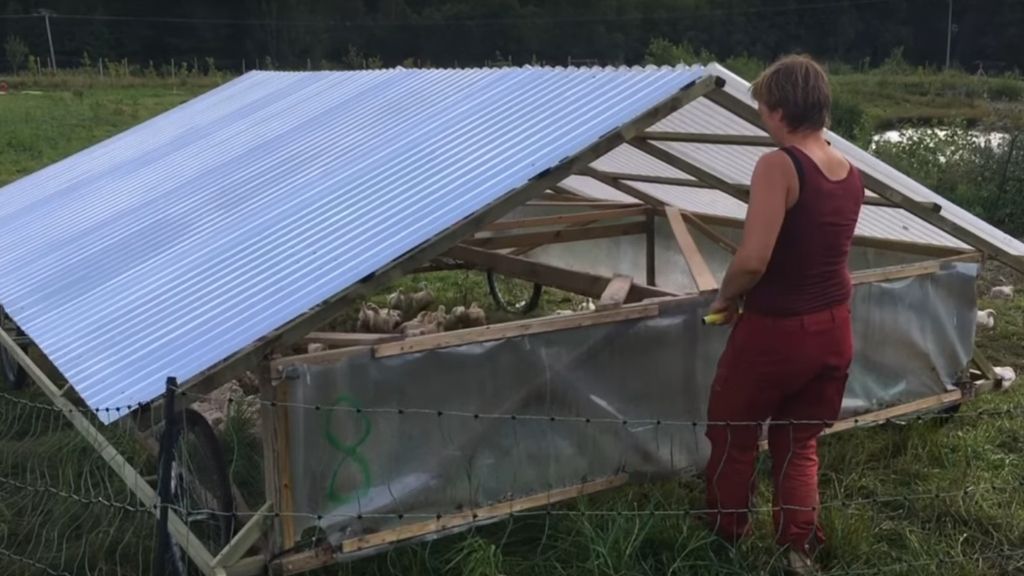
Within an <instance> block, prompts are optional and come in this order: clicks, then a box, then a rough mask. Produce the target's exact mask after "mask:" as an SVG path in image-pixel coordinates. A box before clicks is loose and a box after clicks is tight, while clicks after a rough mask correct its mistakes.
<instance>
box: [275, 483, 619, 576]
mask: <svg viewBox="0 0 1024 576" xmlns="http://www.w3.org/2000/svg"><path fill="white" fill-rule="evenodd" d="M628 481H629V476H628V475H627V474H619V475H617V476H612V477H609V478H604V479H601V480H595V481H592V482H585V483H583V484H578V485H576V486H570V487H568V488H560V489H557V490H551V491H548V492H543V493H540V494H534V495H532V496H527V497H525V498H517V499H515V500H510V501H508V502H502V503H500V504H492V505H490V506H484V507H481V508H475V509H470V510H467V511H464V512H457V513H455V514H449V515H444V516H441V517H440V518H436V519H430V520H424V521H421V522H415V523H411V524H406V525H404V526H398V527H396V528H392V529H390V530H385V531H383V532H376V533H373V534H367V535H365V536H359V537H357V538H352V539H349V540H344V541H342V542H341V543H340V545H339V546H338V547H337V548H336V549H330V548H327V547H325V548H321V549H317V550H310V551H307V552H301V553H298V554H294V555H292V556H288V557H286V558H283V559H281V560H278V561H276V562H275V563H274V565H273V569H274V570H275V572H274V573H279V574H283V575H285V576H291V575H294V574H301V573H303V572H308V571H310V570H315V569H317V568H323V567H326V566H330V565H332V564H335V563H337V562H338V561H339V558H338V556H339V555H342V554H351V553H354V552H361V551H364V550H369V549H372V548H378V547H381V546H386V545H389V544H395V543H398V542H403V541H407V540H411V539H414V538H418V537H421V536H427V535H430V534H435V533H438V532H444V531H447V530H452V529H456V528H462V527H465V526H471V525H474V524H477V523H480V522H488V521H494V520H498V519H501V518H504V517H507V516H511V515H513V514H516V513H519V512H524V511H526V510H530V509H533V508H542V507H545V506H550V505H552V504H557V503H560V502H565V501H567V500H572V499H574V498H580V497H582V496H586V495H588V494H594V493H596V492H601V491H604V490H610V489H612V488H616V487H619V486H623V485H624V484H626V483H627V482H628Z"/></svg>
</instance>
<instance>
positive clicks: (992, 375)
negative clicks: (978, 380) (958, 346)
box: [971, 348, 1001, 382]
mask: <svg viewBox="0 0 1024 576" xmlns="http://www.w3.org/2000/svg"><path fill="white" fill-rule="evenodd" d="M971 360H973V361H974V364H975V365H976V366H977V367H978V369H979V370H981V373H982V374H984V375H985V377H986V378H988V379H989V380H992V381H995V382H998V381H1000V380H1001V378H1000V377H999V375H998V374H996V369H995V367H994V366H993V365H992V363H991V362H989V360H988V357H987V356H985V354H983V353H982V352H981V350H978V349H977V348H975V349H974V357H973V358H971Z"/></svg>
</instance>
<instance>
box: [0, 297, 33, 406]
mask: <svg viewBox="0 0 1024 576" xmlns="http://www.w3.org/2000/svg"><path fill="white" fill-rule="evenodd" d="M0 330H3V331H5V332H7V334H8V335H9V336H11V337H12V338H14V339H15V340H18V339H22V338H24V336H25V334H24V333H23V332H22V331H21V329H20V328H18V327H17V326H16V325H15V324H14V322H13V321H11V319H10V318H8V317H7V314H5V313H4V310H3V308H0ZM19 347H20V348H21V349H22V351H24V352H28V345H26V344H21V345H20V346H19ZM0 378H2V379H3V381H4V385H5V386H7V387H8V388H10V389H12V390H21V389H22V388H24V387H25V386H26V385H27V384H28V373H26V372H25V369H24V368H22V367H21V364H18V361H17V360H15V359H14V356H13V355H12V354H11V353H10V352H8V351H7V348H5V347H3V346H0Z"/></svg>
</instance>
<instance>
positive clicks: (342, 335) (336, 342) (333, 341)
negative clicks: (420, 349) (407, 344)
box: [304, 332, 402, 348]
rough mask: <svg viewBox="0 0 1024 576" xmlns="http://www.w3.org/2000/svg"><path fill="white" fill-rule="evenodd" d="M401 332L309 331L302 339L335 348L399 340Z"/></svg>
mask: <svg viewBox="0 0 1024 576" xmlns="http://www.w3.org/2000/svg"><path fill="white" fill-rule="evenodd" d="M401 339H402V335H401V334H370V333H365V332H311V333H309V334H308V335H307V336H306V337H305V339H304V341H305V342H307V343H310V344H324V345H326V346H334V347H336V348H346V347H348V346H372V345H374V344H383V343H384V342H394V341H395V340H401Z"/></svg>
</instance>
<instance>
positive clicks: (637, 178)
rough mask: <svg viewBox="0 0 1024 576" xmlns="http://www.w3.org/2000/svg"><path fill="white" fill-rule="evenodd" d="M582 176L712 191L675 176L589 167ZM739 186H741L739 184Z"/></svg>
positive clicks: (690, 179) (703, 185)
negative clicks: (610, 170) (611, 170)
mask: <svg viewBox="0 0 1024 576" xmlns="http://www.w3.org/2000/svg"><path fill="white" fill-rule="evenodd" d="M581 176H589V177H590V178H594V179H595V180H598V179H602V178H607V179H611V180H622V181H629V182H645V183H647V184H665V185H668V186H681V187H685V188H702V189H710V188H712V186H710V185H708V184H706V183H704V182H701V181H700V180H694V179H693V178H677V177H673V176H656V175H653V174H631V173H629V172H607V171H604V170H596V169H594V168H592V167H588V168H587V169H586V170H585V171H583V172H582V173H581ZM737 186H741V185H739V184H737Z"/></svg>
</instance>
